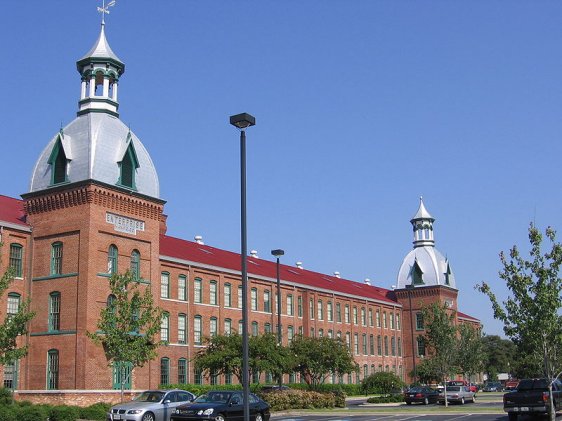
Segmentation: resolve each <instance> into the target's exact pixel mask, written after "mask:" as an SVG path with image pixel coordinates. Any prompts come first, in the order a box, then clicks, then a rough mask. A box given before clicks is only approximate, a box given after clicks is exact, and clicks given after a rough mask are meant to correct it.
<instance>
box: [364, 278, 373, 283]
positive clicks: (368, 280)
mask: <svg viewBox="0 0 562 421" xmlns="http://www.w3.org/2000/svg"><path fill="white" fill-rule="evenodd" d="M363 282H364V283H365V285H371V280H370V279H369V278H365V281H363Z"/></svg>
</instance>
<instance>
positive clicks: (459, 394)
mask: <svg viewBox="0 0 562 421" xmlns="http://www.w3.org/2000/svg"><path fill="white" fill-rule="evenodd" d="M475 401H476V394H475V393H474V392H471V391H470V388H469V387H468V386H447V402H456V403H460V404H461V405H464V403H465V402H475ZM437 403H445V390H442V391H441V392H439V397H438V398H437Z"/></svg>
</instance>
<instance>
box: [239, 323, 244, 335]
mask: <svg viewBox="0 0 562 421" xmlns="http://www.w3.org/2000/svg"><path fill="white" fill-rule="evenodd" d="M242 333H244V324H243V323H242V320H238V334H239V335H242Z"/></svg>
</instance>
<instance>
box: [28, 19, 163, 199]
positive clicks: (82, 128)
mask: <svg viewBox="0 0 562 421" xmlns="http://www.w3.org/2000/svg"><path fill="white" fill-rule="evenodd" d="M77 68H78V72H79V73H80V76H81V93H80V101H79V102H78V113H77V114H78V116H77V118H76V119H74V120H73V121H72V122H71V123H70V124H68V125H67V126H66V127H64V128H61V130H60V131H59V132H58V133H57V134H56V135H55V136H54V137H53V138H52V139H51V141H50V142H49V144H48V145H47V147H46V148H45V149H44V150H43V152H42V153H41V155H40V157H39V159H38V160H37V163H36V164H35V168H34V170H33V175H32V177H31V185H30V192H31V193H33V192H37V191H41V190H46V189H49V188H53V187H59V186H61V185H64V184H71V183H76V182H84V181H87V180H92V181H96V182H101V183H103V184H106V185H109V186H114V187H118V188H120V189H125V190H130V191H132V192H135V193H139V194H141V195H144V196H148V197H152V198H156V199H158V198H159V195H160V188H159V182H158V175H157V173H156V168H155V167H154V164H153V162H152V159H151V158H150V155H149V154H148V152H147V150H146V149H145V147H144V146H143V144H142V143H141V141H140V140H139V138H138V137H137V136H135V134H134V133H133V132H132V131H131V130H130V129H129V128H128V127H127V126H126V125H125V124H124V123H123V122H122V121H121V120H120V119H119V114H118V112H117V110H118V108H119V103H118V101H117V87H118V83H119V80H120V77H121V76H122V75H123V73H124V72H125V64H124V63H123V62H122V61H121V60H120V59H119V57H117V55H116V54H115V53H114V52H113V50H112V49H111V47H110V46H109V43H108V42H107V39H106V37H105V23H104V22H103V21H102V25H101V31H100V34H99V37H98V39H97V41H96V42H95V44H94V46H93V47H92V48H91V49H90V51H89V52H88V53H87V54H86V55H85V56H84V57H82V58H81V59H80V60H78V62H77Z"/></svg>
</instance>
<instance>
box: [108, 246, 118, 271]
mask: <svg viewBox="0 0 562 421" xmlns="http://www.w3.org/2000/svg"><path fill="white" fill-rule="evenodd" d="M117 256H118V250H117V246H116V245H115V244H112V245H110V246H109V250H108V251H107V273H109V274H111V275H113V274H114V273H117Z"/></svg>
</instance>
